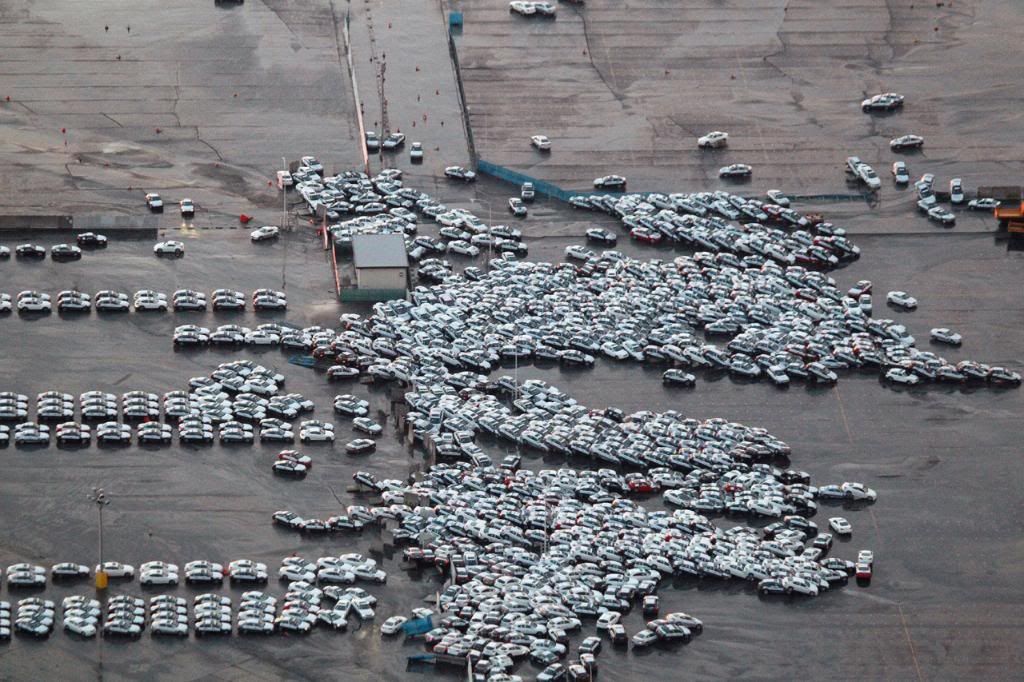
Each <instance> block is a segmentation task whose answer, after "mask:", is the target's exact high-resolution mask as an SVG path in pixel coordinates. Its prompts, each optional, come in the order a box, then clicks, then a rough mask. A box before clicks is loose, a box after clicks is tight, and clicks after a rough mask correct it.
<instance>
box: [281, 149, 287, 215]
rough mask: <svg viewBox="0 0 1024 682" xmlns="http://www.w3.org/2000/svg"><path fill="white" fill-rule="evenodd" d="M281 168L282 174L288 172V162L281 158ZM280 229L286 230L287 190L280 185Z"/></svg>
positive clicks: (282, 184)
mask: <svg viewBox="0 0 1024 682" xmlns="http://www.w3.org/2000/svg"><path fill="white" fill-rule="evenodd" d="M281 168H283V169H284V172H285V173H287V172H288V160H287V159H285V158H284V157H283V156H282V157H281ZM281 229H282V230H285V231H287V229H288V188H287V187H286V186H285V185H284V183H281Z"/></svg>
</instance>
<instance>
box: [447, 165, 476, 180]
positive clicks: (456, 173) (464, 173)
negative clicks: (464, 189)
mask: <svg viewBox="0 0 1024 682" xmlns="http://www.w3.org/2000/svg"><path fill="white" fill-rule="evenodd" d="M444 175H445V177H447V178H452V179H453V180H462V181H464V182H473V181H474V180H476V173H474V172H473V171H471V170H468V169H466V168H463V167H462V166H448V167H447V168H445V169H444Z"/></svg>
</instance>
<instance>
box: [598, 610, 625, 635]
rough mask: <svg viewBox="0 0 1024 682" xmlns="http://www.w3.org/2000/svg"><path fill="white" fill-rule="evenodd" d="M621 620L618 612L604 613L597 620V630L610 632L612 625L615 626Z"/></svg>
mask: <svg viewBox="0 0 1024 682" xmlns="http://www.w3.org/2000/svg"><path fill="white" fill-rule="evenodd" d="M620 620H622V614H621V613H619V612H618V611H605V612H604V613H602V614H601V615H600V616H599V617H598V619H597V629H598V630H610V629H611V627H612V626H613V625H617V624H618V622H619V621H620Z"/></svg>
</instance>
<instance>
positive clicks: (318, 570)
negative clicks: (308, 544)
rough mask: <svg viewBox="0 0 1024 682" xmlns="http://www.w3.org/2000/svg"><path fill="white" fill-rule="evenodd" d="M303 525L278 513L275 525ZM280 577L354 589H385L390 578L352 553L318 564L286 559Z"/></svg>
mask: <svg viewBox="0 0 1024 682" xmlns="http://www.w3.org/2000/svg"><path fill="white" fill-rule="evenodd" d="M300 521H301V519H299V518H298V517H296V516H295V515H294V514H291V513H290V512H284V511H278V512H275V513H274V522H275V523H277V524H280V525H283V526H285V527H287V528H296V527H297V525H296V524H298V522H300ZM277 577H278V579H280V580H287V581H302V582H306V583H315V584H320V585H352V584H354V583H355V582H356V581H357V580H361V581H365V582H370V583H375V584H378V585H383V584H384V583H385V582H387V579H388V574H387V573H386V572H385V571H382V570H381V569H380V568H379V567H378V566H377V562H376V560H374V559H371V558H368V557H365V556H363V555H362V554H356V553H351V554H342V555H341V556H322V557H320V558H318V559H317V560H316V561H307V560H306V559H303V558H302V557H298V556H290V557H286V558H285V559H283V560H282V561H281V567H280V568H279V569H278V571H277ZM371 617H372V616H371Z"/></svg>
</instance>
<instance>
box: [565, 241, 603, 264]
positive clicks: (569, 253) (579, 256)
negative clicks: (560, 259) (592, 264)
mask: <svg viewBox="0 0 1024 682" xmlns="http://www.w3.org/2000/svg"><path fill="white" fill-rule="evenodd" d="M595 256H596V254H595V253H594V252H593V251H591V250H590V249H588V248H586V247H585V246H580V245H579V244H571V245H569V246H567V247H565V257H566V258H574V259H576V260H582V261H586V260H590V259H591V258H594V257H595Z"/></svg>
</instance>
